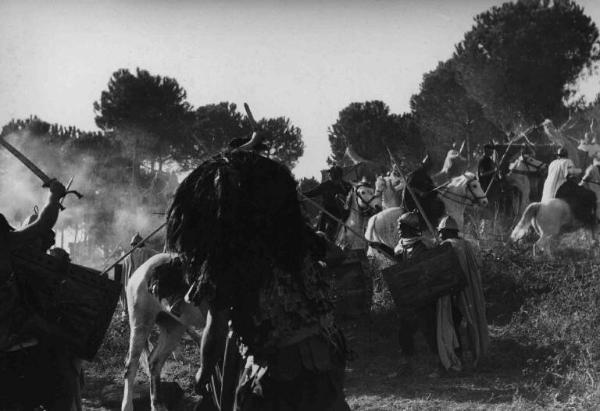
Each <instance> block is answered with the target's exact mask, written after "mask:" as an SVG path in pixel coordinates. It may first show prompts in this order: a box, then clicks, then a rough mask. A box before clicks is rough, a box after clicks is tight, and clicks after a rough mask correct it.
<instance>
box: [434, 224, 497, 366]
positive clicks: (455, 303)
mask: <svg viewBox="0 0 600 411" xmlns="http://www.w3.org/2000/svg"><path fill="white" fill-rule="evenodd" d="M438 231H439V233H440V237H441V239H442V245H444V244H450V245H451V246H452V248H453V249H454V252H455V253H456V255H457V257H458V261H459V264H460V267H461V269H462V274H463V275H464V278H465V280H466V286H465V288H464V289H463V290H461V291H460V292H458V293H456V294H454V295H447V296H443V297H441V298H440V299H439V300H438V303H437V304H438V310H437V311H438V316H437V322H438V326H437V333H438V335H437V342H438V354H439V356H440V361H441V362H442V365H443V366H444V368H446V369H454V370H461V369H462V365H463V364H462V361H461V359H460V357H461V356H462V355H464V354H466V352H465V351H466V349H468V351H469V352H470V354H471V358H472V364H467V365H469V366H471V365H473V366H475V365H477V363H478V362H479V360H480V359H481V358H482V357H483V356H485V355H486V354H487V351H488V348H489V345H490V337H489V334H488V327H487V319H486V315H485V297H484V295H483V287H482V283H481V273H480V271H479V267H480V265H481V264H480V263H479V261H478V258H477V254H476V253H475V251H474V250H473V248H472V247H471V245H470V244H469V242H468V241H466V240H464V239H462V238H460V237H459V235H458V233H459V230H458V225H457V224H456V221H454V219H453V218H452V217H450V216H447V217H444V218H443V219H442V220H441V221H440V224H439V225H438ZM461 323H464V325H465V336H466V338H465V339H464V340H463V341H460V335H461V332H460V327H461V326H460V324H461ZM463 359H464V358H463Z"/></svg>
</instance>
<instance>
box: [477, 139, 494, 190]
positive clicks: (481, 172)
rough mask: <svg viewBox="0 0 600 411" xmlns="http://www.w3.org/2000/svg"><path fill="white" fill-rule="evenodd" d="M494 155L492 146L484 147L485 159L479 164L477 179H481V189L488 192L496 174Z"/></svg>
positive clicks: (482, 158)
mask: <svg viewBox="0 0 600 411" xmlns="http://www.w3.org/2000/svg"><path fill="white" fill-rule="evenodd" d="M493 155H494V146H493V145H491V144H486V145H484V146H483V157H481V159H480V160H479V163H478V164H477V178H478V179H479V184H481V189H482V190H483V191H484V192H486V191H487V189H488V187H489V185H490V184H491V182H492V179H493V178H494V174H495V173H496V163H495V162H494V159H493V158H492V157H493Z"/></svg>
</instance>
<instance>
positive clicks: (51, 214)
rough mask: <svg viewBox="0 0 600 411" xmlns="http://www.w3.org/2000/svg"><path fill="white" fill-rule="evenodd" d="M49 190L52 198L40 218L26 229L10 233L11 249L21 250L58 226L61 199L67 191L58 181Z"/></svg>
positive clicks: (52, 183) (50, 185)
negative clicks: (55, 225) (20, 248)
mask: <svg viewBox="0 0 600 411" xmlns="http://www.w3.org/2000/svg"><path fill="white" fill-rule="evenodd" d="M49 188H50V196H49V197H48V203H47V204H46V206H45V207H44V209H43V210H42V212H41V214H40V216H39V218H38V219H37V220H35V222H33V223H32V224H29V225H28V226H27V227H25V228H22V229H20V230H16V231H12V232H10V233H9V244H10V247H11V248H19V247H22V246H23V245H26V244H27V243H28V242H30V241H31V240H33V239H35V238H36V237H39V236H40V235H41V234H43V233H44V231H46V230H50V229H52V227H54V224H56V220H57V219H58V212H59V210H60V199H61V198H63V197H64V196H65V193H66V189H65V187H64V186H63V185H62V184H61V183H59V182H58V181H52V182H50V184H49Z"/></svg>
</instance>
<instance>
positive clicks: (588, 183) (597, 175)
mask: <svg viewBox="0 0 600 411" xmlns="http://www.w3.org/2000/svg"><path fill="white" fill-rule="evenodd" d="M579 185H580V186H582V187H585V188H587V189H588V190H591V191H593V192H594V193H596V218H598V216H600V195H598V193H599V192H600V152H597V153H596V154H595V155H594V158H593V160H592V164H591V165H590V166H589V167H588V168H587V169H586V170H585V173H584V175H583V178H582V179H581V182H580V183H579Z"/></svg>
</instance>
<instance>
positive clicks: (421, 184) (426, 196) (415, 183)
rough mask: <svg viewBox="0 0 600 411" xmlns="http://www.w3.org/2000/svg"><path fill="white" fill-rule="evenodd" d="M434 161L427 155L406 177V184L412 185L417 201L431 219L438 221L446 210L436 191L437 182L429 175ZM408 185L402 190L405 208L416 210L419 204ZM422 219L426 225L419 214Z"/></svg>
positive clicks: (422, 222) (422, 223)
mask: <svg viewBox="0 0 600 411" xmlns="http://www.w3.org/2000/svg"><path fill="white" fill-rule="evenodd" d="M432 167H433V162H432V161H431V158H430V157H429V155H426V156H425V158H424V159H423V161H421V166H420V167H418V168H417V169H416V170H414V171H413V172H411V173H409V174H408V176H407V177H406V185H407V187H410V188H411V189H412V191H413V193H414V194H415V195H416V196H417V201H419V202H420V203H421V205H422V206H423V211H424V212H425V215H427V216H428V217H429V218H430V219H434V220H436V221H437V218H439V216H441V214H442V213H443V210H444V203H442V202H441V201H440V200H439V199H438V196H437V192H436V191H435V184H434V183H433V180H432V179H431V177H430V176H429V174H430V172H431V169H432ZM407 187H404V190H403V191H402V204H403V207H404V209H405V210H416V209H417V205H416V202H415V200H414V199H413V198H412V195H411V194H410V191H409V190H408V188H407ZM419 218H420V220H421V227H423V226H424V221H423V219H422V217H421V216H420V215H419Z"/></svg>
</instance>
